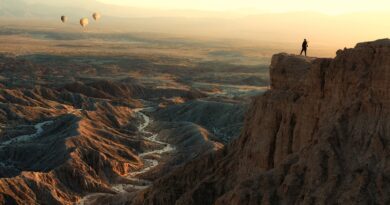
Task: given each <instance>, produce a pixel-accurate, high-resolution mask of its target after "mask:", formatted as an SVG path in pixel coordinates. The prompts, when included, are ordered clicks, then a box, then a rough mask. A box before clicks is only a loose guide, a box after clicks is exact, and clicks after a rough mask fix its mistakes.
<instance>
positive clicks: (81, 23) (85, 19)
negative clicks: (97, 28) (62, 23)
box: [80, 18, 89, 27]
mask: <svg viewBox="0 0 390 205" xmlns="http://www.w3.org/2000/svg"><path fill="white" fill-rule="evenodd" d="M88 24H89V20H88V18H82V19H80V25H81V26H82V27H86V26H87V25H88Z"/></svg>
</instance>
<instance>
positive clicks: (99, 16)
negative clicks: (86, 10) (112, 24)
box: [92, 12, 102, 21]
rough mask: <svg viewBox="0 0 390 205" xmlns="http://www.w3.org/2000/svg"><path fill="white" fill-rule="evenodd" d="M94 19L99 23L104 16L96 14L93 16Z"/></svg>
mask: <svg viewBox="0 0 390 205" xmlns="http://www.w3.org/2000/svg"><path fill="white" fill-rule="evenodd" d="M92 17H93V19H95V21H98V20H99V19H100V18H101V17H102V15H100V14H99V13H97V12H95V13H93V14H92Z"/></svg>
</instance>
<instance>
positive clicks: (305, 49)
mask: <svg viewBox="0 0 390 205" xmlns="http://www.w3.org/2000/svg"><path fill="white" fill-rule="evenodd" d="M306 51H307V48H302V50H301V55H302V53H303V52H305V56H306Z"/></svg>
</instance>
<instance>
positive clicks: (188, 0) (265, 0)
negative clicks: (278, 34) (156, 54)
mask: <svg viewBox="0 0 390 205" xmlns="http://www.w3.org/2000/svg"><path fill="white" fill-rule="evenodd" d="M99 1H101V2H104V3H109V4H121V5H129V6H137V7H148V8H163V9H196V10H218V11H226V10H258V11H261V12H267V13H269V12H291V11H314V12H322V13H327V14H341V13H348V12H357V11H377V10H379V11H385V10H388V11H390V0H141V1H140V0H99Z"/></svg>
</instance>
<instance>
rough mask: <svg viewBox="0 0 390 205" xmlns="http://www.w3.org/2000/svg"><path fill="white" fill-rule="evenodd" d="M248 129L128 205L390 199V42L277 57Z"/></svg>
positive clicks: (370, 201)
mask: <svg viewBox="0 0 390 205" xmlns="http://www.w3.org/2000/svg"><path fill="white" fill-rule="evenodd" d="M270 74H271V84H272V86H271V89H270V90H269V91H268V92H266V93H265V94H264V95H262V96H258V97H255V98H254V99H253V102H252V104H251V107H250V110H249V111H248V113H247V117H246V121H245V128H244V130H243V132H242V134H241V136H240V137H239V139H237V140H236V141H234V142H233V143H232V144H230V145H229V146H227V147H225V148H224V149H223V150H221V151H219V152H215V153H212V154H209V155H208V156H205V157H203V158H201V159H197V160H196V161H194V162H191V163H189V164H187V165H185V166H183V167H181V168H179V169H177V170H176V171H174V172H173V173H172V174H170V175H169V176H167V177H165V178H162V179H160V180H158V181H157V182H156V183H155V184H154V186H153V187H151V188H149V189H148V190H145V191H144V192H142V193H139V194H138V195H133V196H126V197H127V198H126V201H127V202H124V201H125V200H123V201H120V200H118V201H116V202H117V203H125V204H154V205H158V204H165V205H166V204H177V205H178V204H186V205H188V204H203V205H207V204H219V205H222V204H237V205H238V204H240V205H243V204H383V205H385V204H389V203H390V161H389V160H390V156H389V155H390V149H389V148H390V147H389V146H390V144H389V143H390V138H389V136H390V119H389V116H390V104H389V101H390V91H389V90H390V40H388V39H385V40H379V41H375V42H369V43H360V44H358V45H357V46H356V47H355V48H353V49H344V50H339V51H338V52H337V56H336V57H335V58H334V59H316V58H305V57H301V56H294V55H288V54H277V55H275V56H274V57H273V59H272V63H271V67H270Z"/></svg>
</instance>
